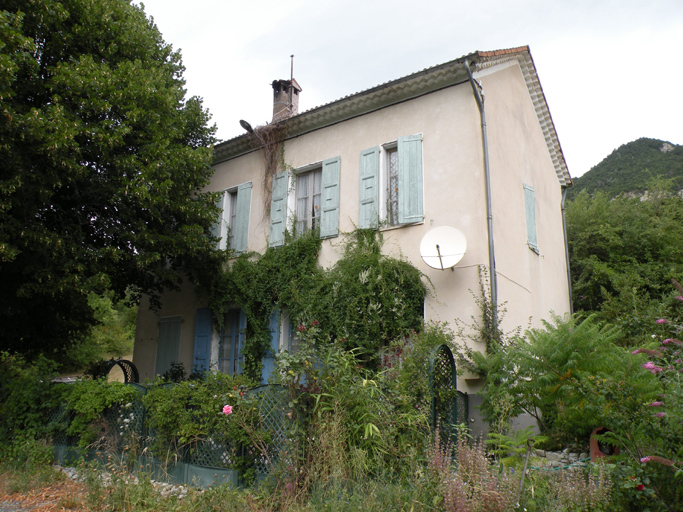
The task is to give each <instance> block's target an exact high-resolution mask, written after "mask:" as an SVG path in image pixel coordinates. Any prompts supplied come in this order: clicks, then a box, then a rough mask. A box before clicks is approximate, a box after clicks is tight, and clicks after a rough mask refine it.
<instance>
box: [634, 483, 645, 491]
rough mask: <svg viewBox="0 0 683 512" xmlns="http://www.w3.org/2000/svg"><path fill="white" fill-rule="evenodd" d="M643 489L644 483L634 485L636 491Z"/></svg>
mask: <svg viewBox="0 0 683 512" xmlns="http://www.w3.org/2000/svg"><path fill="white" fill-rule="evenodd" d="M643 489H645V485H644V484H640V485H636V491H642V490H643Z"/></svg>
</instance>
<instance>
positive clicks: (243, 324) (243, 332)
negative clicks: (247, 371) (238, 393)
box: [235, 309, 247, 374]
mask: <svg viewBox="0 0 683 512" xmlns="http://www.w3.org/2000/svg"><path fill="white" fill-rule="evenodd" d="M246 338H247V315H246V314H245V313H244V311H242V310H241V309H240V312H239V330H238V332H237V336H235V341H236V342H237V344H236V346H235V357H236V358H237V373H240V374H241V373H242V368H243V367H244V340H245V339H246Z"/></svg>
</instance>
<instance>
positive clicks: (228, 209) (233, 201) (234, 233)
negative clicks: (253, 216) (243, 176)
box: [211, 182, 252, 253]
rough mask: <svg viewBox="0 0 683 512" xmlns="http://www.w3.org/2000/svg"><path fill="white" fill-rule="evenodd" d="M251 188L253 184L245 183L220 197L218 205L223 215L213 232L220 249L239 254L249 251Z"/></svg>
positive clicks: (226, 191)
mask: <svg viewBox="0 0 683 512" xmlns="http://www.w3.org/2000/svg"><path fill="white" fill-rule="evenodd" d="M251 188H252V186H251V182H248V183H243V184H241V185H239V186H238V187H235V188H232V189H228V190H225V191H223V192H222V193H221V195H220V196H219V198H218V201H217V203H216V205H217V206H218V207H219V208H220V209H221V213H220V216H219V218H218V220H217V221H216V223H215V224H214V225H213V227H212V230H211V233H212V234H213V235H214V236H215V237H216V238H218V239H219V242H218V248H219V249H221V250H224V249H231V250H233V251H235V252H237V253H242V252H245V251H246V250H247V239H248V236H249V213H250V208H251Z"/></svg>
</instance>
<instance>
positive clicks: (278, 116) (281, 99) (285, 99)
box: [271, 78, 301, 123]
mask: <svg viewBox="0 0 683 512" xmlns="http://www.w3.org/2000/svg"><path fill="white" fill-rule="evenodd" d="M271 85H272V86H273V123H277V122H278V121H283V120H285V119H287V118H289V117H292V116H295V115H297V114H298V113H299V93H300V92H301V86H300V85H299V84H298V83H297V82H296V80H295V79H294V78H292V79H291V80H275V81H273V83H272V84H271Z"/></svg>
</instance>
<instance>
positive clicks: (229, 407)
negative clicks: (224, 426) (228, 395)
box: [223, 405, 232, 415]
mask: <svg viewBox="0 0 683 512" xmlns="http://www.w3.org/2000/svg"><path fill="white" fill-rule="evenodd" d="M223 414H225V415H228V414H232V405H224V406H223Z"/></svg>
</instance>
